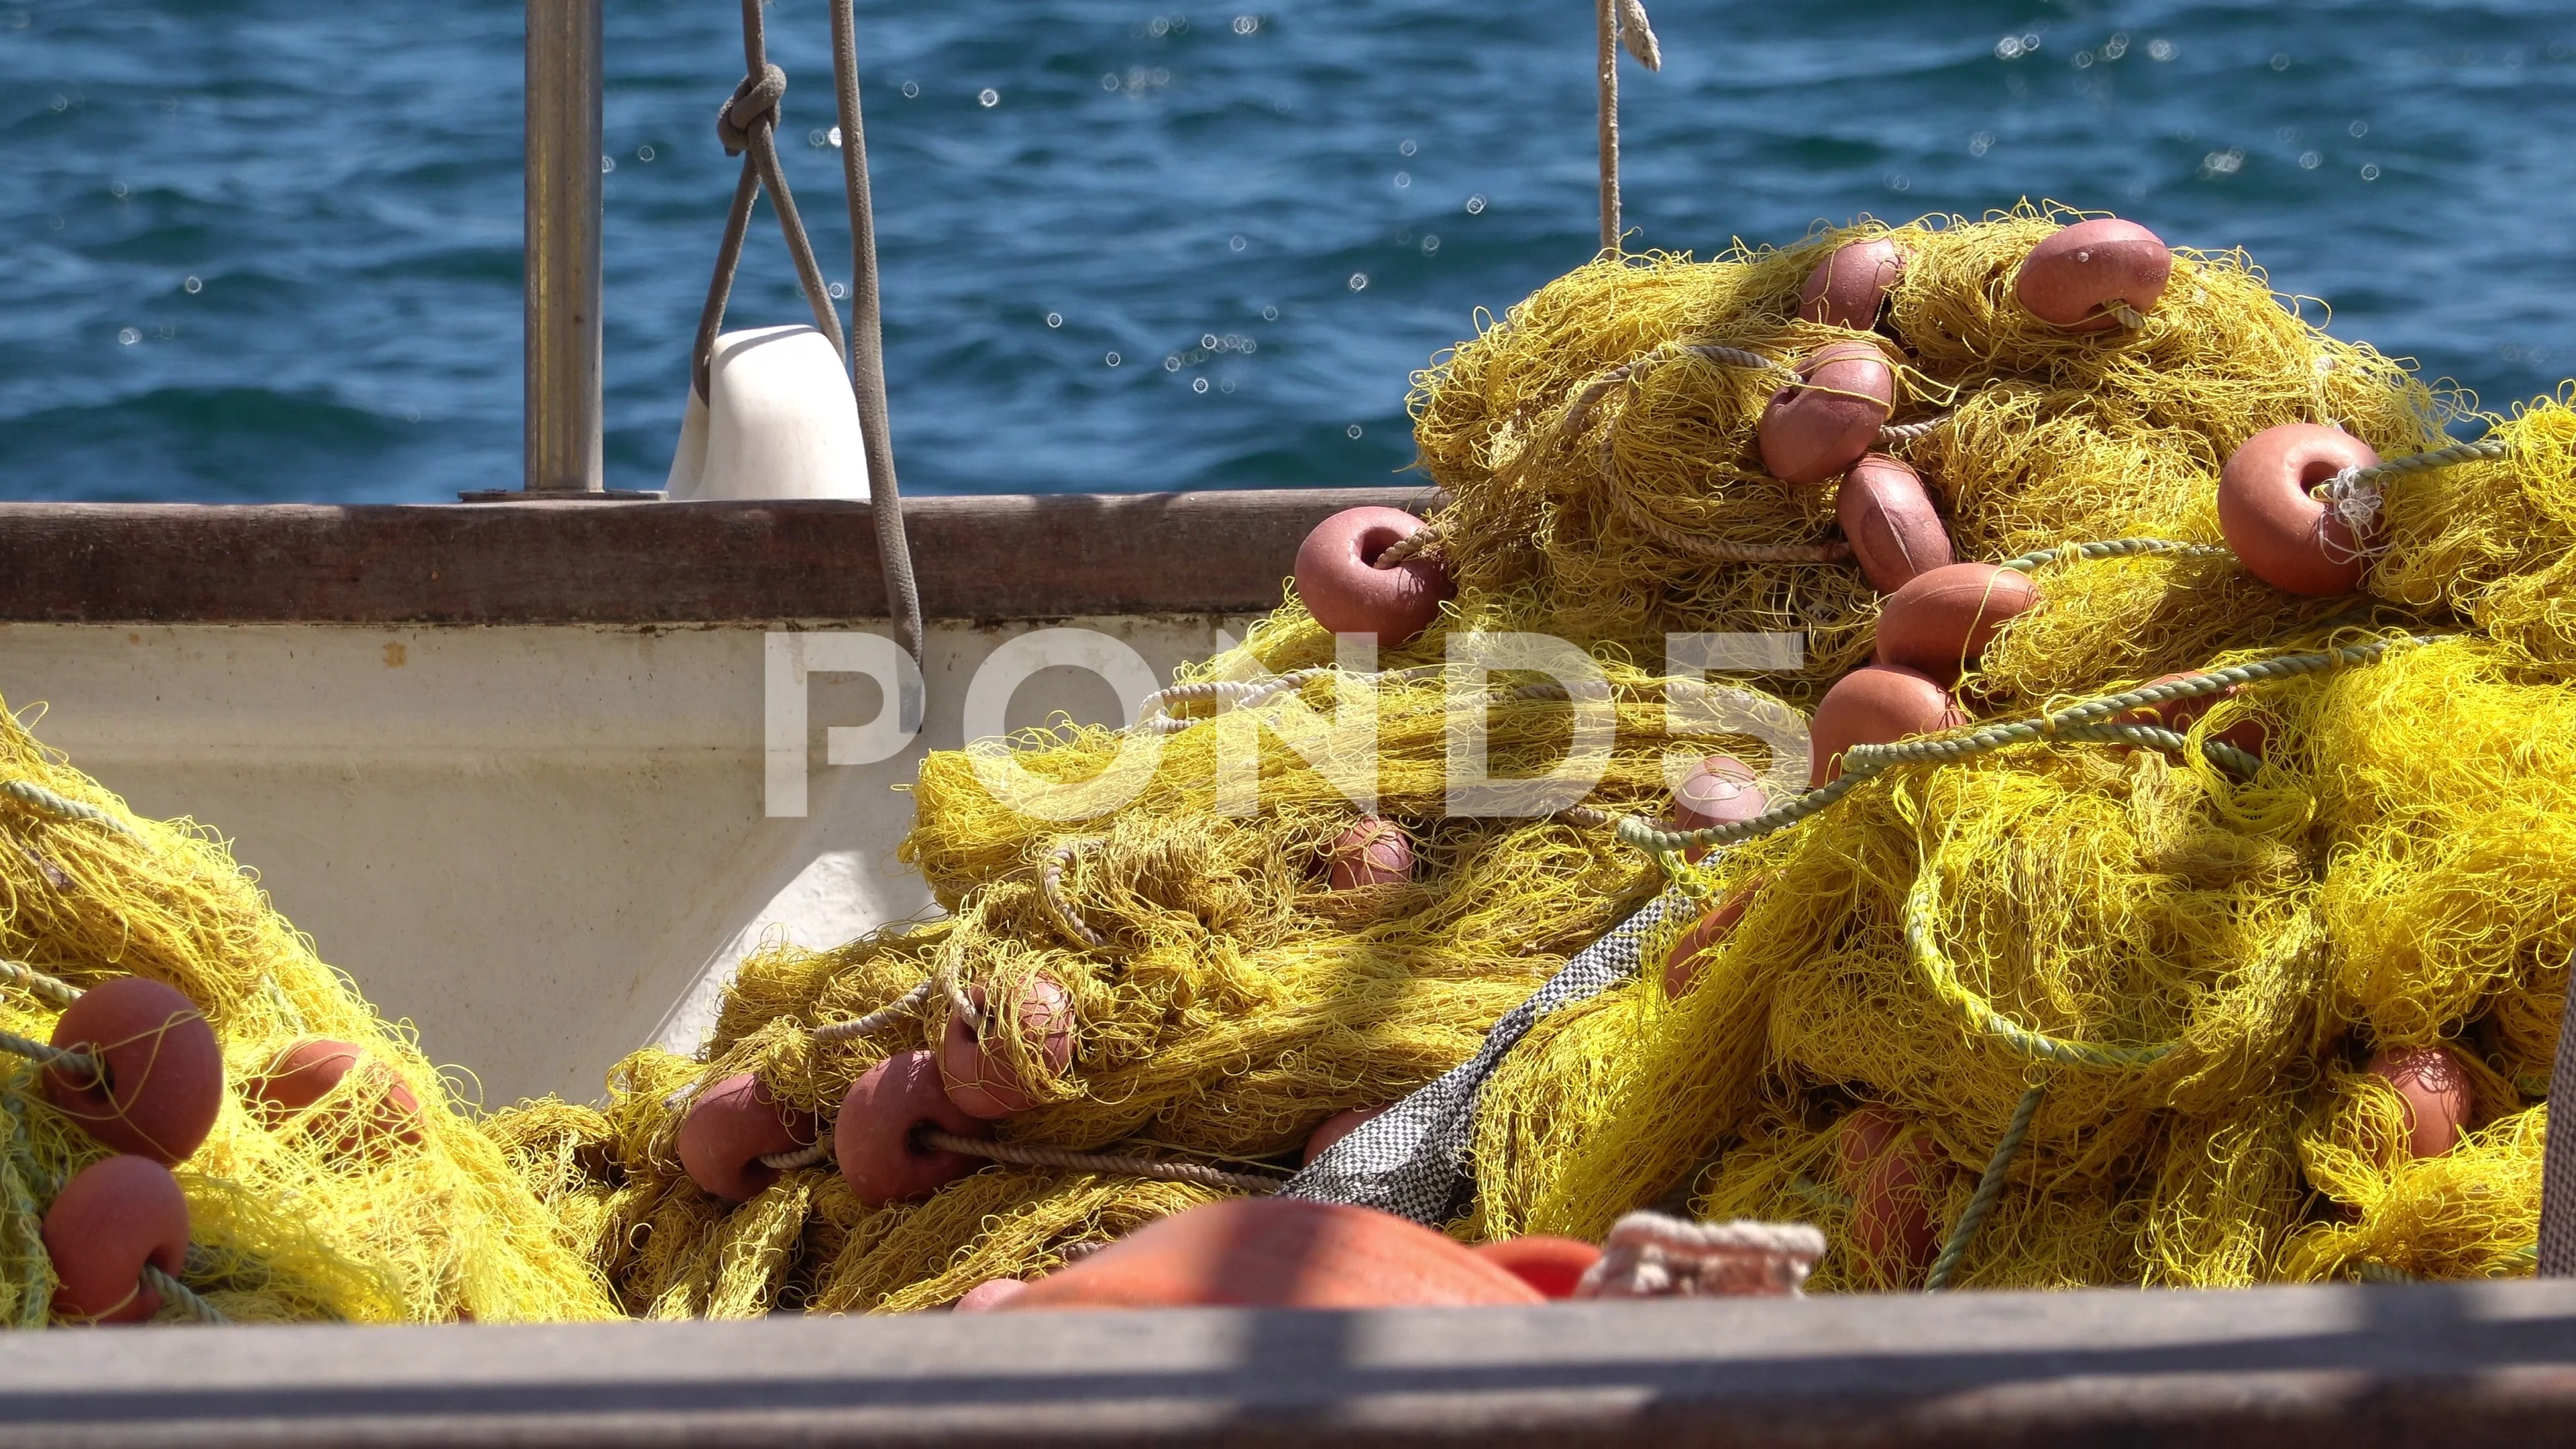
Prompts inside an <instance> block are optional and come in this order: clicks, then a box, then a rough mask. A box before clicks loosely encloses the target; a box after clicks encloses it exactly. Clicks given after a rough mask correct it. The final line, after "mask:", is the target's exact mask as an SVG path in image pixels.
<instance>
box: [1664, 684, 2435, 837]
mask: <svg viewBox="0 0 2576 1449" xmlns="http://www.w3.org/2000/svg"><path fill="white" fill-rule="evenodd" d="M2442 637H2445V636H2442V635H2435V634H2410V635H2407V636H2405V637H2403V638H2398V639H2374V640H2371V641H2370V642H2368V643H2366V644H2346V645H2339V646H2337V647H2335V648H2332V649H2320V650H2317V651H2316V652H2314V653H2310V654H2285V655H2282V656H2279V657H2278V658H2273V659H2257V660H2253V661H2251V662H2248V663H2244V664H2231V665H2228V666H2227V667H2226V668H2224V669H2212V670H2207V671H2204V672H2202V673H2199V674H2187V675H2185V676H2183V677H2182V678H2180V679H2168V680H2165V681H2163V682H2161V683H2157V684H2144V685H2140V686H2139V687H2137V688H2136V689H2129V690H2123V691H2121V692H2120V693H2118V694H2113V695H2106V696H2104V697H2102V698H2100V699H2092V700H2087V701H2085V702H2084V703H2082V704H2075V705H2069V706H2067V707H2066V708H2065V709H2062V710H2059V711H2057V712H2056V713H2054V714H2045V715H2040V716H2038V717H2036V718H2033V719H2025V720H2015V721H2012V722H2010V723H2006V724H1991V725H1983V726H1980V727H1978V728H1976V729H1973V730H1970V731H1968V732H1967V733H1965V734H1958V735H1944V736H1940V737H1938V738H1934V739H1925V740H1904V741H1900V742H1898V743H1896V744H1888V745H1854V746H1852V747H1851V748H1850V749H1849V750H1847V751H1845V752H1844V753H1843V773H1842V774H1841V776H1840V777H1838V778H1837V779H1835V780H1833V781H1832V782H1830V783H1828V784H1825V785H1821V786H1818V787H1817V788H1815V789H1813V790H1810V791H1808V792H1807V793H1805V794H1803V795H1801V796H1799V797H1798V798H1797V799H1795V800H1792V801H1790V802H1788V803H1787V804H1785V805H1781V806H1779V807H1777V808H1775V809H1772V810H1768V811H1765V812H1763V813H1762V814H1760V815H1757V816H1755V817H1753V818H1752V819H1750V820H1738V821H1733V822H1730V823H1728V824H1725V825H1711V826H1707V827H1705V828H1703V829H1699V830H1666V829H1663V828H1661V827H1660V826H1657V825H1656V824H1654V823H1653V822H1652V821H1649V820H1644V819H1640V818H1638V817H1637V816H1634V815H1631V816H1629V817H1627V818H1626V819H1624V820H1621V821H1620V822H1619V838H1620V839H1621V840H1622V841H1624V842H1626V843H1627V844H1629V845H1632V846H1635V847H1636V848H1638V849H1639V850H1644V851H1648V852H1671V851H1683V850H1697V849H1704V848H1710V847H1715V846H1720V845H1737V844H1741V843H1742V842H1744V841H1747V840H1758V839H1760V838H1761V837H1763V836H1765V835H1770V834H1773V833H1774V832H1777V831H1780V830H1785V829H1787V828H1788V827H1789V826H1792V825H1795V824H1797V823H1798V822H1799V821H1801V820H1804V819H1806V818H1807V817H1808V816H1810V815H1813V814H1815V813H1816V812H1817V811H1819V810H1822V809H1824V808H1825V807H1826V806H1828V805H1831V804H1832V803H1834V802H1835V801H1836V800H1839V799H1841V798H1842V797H1843V796H1845V795H1848V794H1850V793H1851V792H1852V791H1853V790H1854V789H1856V788H1858V787H1859V785H1860V784H1861V783H1862V782H1863V781H1865V780H1868V779H1870V778H1872V777H1874V776H1877V775H1880V774H1883V773H1885V772H1886V771H1888V770H1891V769H1894V768H1895V767H1897V766H1898V765H1917V764H1953V763H1956V762H1958V761H1960V760H1969V759H1974V758H1976V757H1977V756H1979V755H1986V754H1992V753H1993V752H1995V751H1996V750H2000V749H2005V748H2008V747H2010V746H2013V745H2026V744H2033V743H2037V742H2041V741H2066V740H2098V739H2119V740H2123V741H2126V742H2129V743H2136V744H2149V745H2154V746H2157V747H2160V748H2168V749H2169V748H2172V743H2171V742H2172V741H2173V740H2175V739H2178V738H2180V736H2177V735H2176V734H2174V732H2173V731H2171V730H2155V728H2154V727H2153V726H2143V725H2132V726H2121V727H2120V728H2119V729H2118V730H2116V731H2109V732H2102V731H2097V730H2095V729H2093V728H2088V727H2093V726H2103V725H2106V724H2108V723H2109V722H2110V721H2111V719H2112V717H2113V716H2115V715H2121V714H2126V713H2128V712H2129V711H2131V710H2135V709H2139V708H2143V707H2145V706H2148V705H2160V704H2170V703H2172V702H2173V701H2175V700H2178V699H2198V698H2200V697H2201V696H2203V695H2211V694H2217V693H2219V692H2221V691H2223V690H2225V689H2227V688H2229V687H2230V686H2232V685H2245V684H2267V683H2271V682H2273V681H2275V680H2282V679H2293V678H2296V677H2298V676H2299V675H2302V674H2314V673H2316V672H2318V671H2319V670H2324V669H2336V668H2344V667H2348V666H2351V665H2355V664H2367V663H2369V662H2370V661H2372V660H2374V659H2377V658H2378V657H2379V656H2381V655H2383V654H2385V653H2387V652H2388V651H2389V650H2391V649H2393V648H2395V647H2397V646H2398V645H2400V644H2429V643H2432V642H2433V641H2434V640H2436V639H2438V638H2442ZM2137 730H2151V731H2153V733H2152V734H2134V733H2131V731H2137ZM2224 751H2225V752H2224V754H2222V753H2221V750H2220V749H2219V748H2212V749H2211V750H2210V752H2209V753H2210V756H2211V758H2212V759H2215V760H2218V761H2219V762H2220V763H2221V764H2222V765H2224V766H2225V767H2226V768H2229V769H2238V770H2241V771H2242V772H2243V773H2247V774H2251V773H2252V769H2251V768H2250V767H2251V766H2253V765H2257V764H2259V763H2260V762H2259V761H2257V760H2255V759H2254V757H2253V756H2252V755H2249V754H2247V753H2245V752H2244V751H2242V750H2238V749H2236V748H2234V747H2233V746H2225V747H2224Z"/></svg>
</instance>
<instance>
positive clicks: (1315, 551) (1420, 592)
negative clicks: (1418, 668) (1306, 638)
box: [1296, 508, 1456, 649]
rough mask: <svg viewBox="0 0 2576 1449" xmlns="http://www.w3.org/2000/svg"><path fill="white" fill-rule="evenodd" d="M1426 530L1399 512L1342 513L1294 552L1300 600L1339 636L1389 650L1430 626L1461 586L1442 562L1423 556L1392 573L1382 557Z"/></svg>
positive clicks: (1351, 510)
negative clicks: (1380, 563)
mask: <svg viewBox="0 0 2576 1449" xmlns="http://www.w3.org/2000/svg"><path fill="white" fill-rule="evenodd" d="M1425 527H1428V525H1426V524H1425V523H1424V522H1423V521H1422V520H1421V519H1419V518H1416V517H1414V516H1413V515H1412V514H1410V513H1407V512H1405V511H1404V510H1403V509H1401V508H1345V509H1343V510H1342V511H1341V512H1339V513H1336V514H1334V515H1333V516H1332V517H1330V518H1327V519H1325V520H1324V521H1323V522H1321V523H1319V524H1316V525H1315V530H1314V532H1312V533H1309V534H1307V535H1306V541H1305V542H1304V543H1302V544H1300V545H1298V547H1297V574H1296V588H1297V597H1298V599H1299V600H1301V601H1303V602H1304V604H1305V605H1306V612H1307V613H1309V614H1312V615H1314V616H1315V622H1316V623H1318V624H1321V625H1323V626H1324V627H1325V628H1326V629H1329V630H1331V631H1332V632H1333V633H1336V634H1373V635H1375V636H1377V642H1378V644H1379V646H1380V647H1382V648H1387V649H1392V648H1394V647H1396V646H1397V645H1399V644H1402V643H1404V642H1405V641H1407V640H1409V639H1411V638H1413V637H1414V636H1415V635H1417V634H1420V633H1421V632H1422V631H1423V630H1425V629H1427V628H1429V627H1431V621H1432V620H1433V619H1436V618H1438V617H1439V616H1440V604H1441V601H1442V600H1444V599H1446V598H1448V597H1449V596H1450V595H1451V594H1452V593H1454V592H1456V589H1455V588H1454V586H1453V585H1452V584H1451V583H1450V581H1449V570H1448V569H1447V568H1446V567H1444V566H1443V565H1442V564H1441V563H1440V561H1439V560H1438V559H1431V558H1424V557H1422V556H1420V555H1419V554H1417V555H1415V556H1414V557H1412V558H1409V559H1406V560H1405V561H1404V562H1402V563H1400V564H1397V565H1396V566H1395V567H1393V568H1391V569H1382V568H1379V567H1377V558H1378V555H1380V554H1382V553H1384V552H1386V551H1387V550H1388V549H1389V548H1392V547H1394V546H1395V543H1396V541H1397V540H1399V539H1405V538H1410V537H1412V536H1413V535H1414V534H1416V533H1419V532H1421V531H1422V530H1423V529H1424V528H1425Z"/></svg>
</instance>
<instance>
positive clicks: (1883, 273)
mask: <svg viewBox="0 0 2576 1449" xmlns="http://www.w3.org/2000/svg"><path fill="white" fill-rule="evenodd" d="M1904 271H1905V253H1903V252H1901V251H1899V250H1897V247H1896V243H1895V242H1893V241H1890V240H1889V239H1887V238H1886V237H1883V236H1873V237H1864V238H1862V239H1861V240H1859V241H1849V242H1845V243H1843V244H1842V245H1841V246H1838V247H1836V248H1834V249H1833V250H1832V251H1831V252H1828V253H1826V254H1825V259H1824V260H1823V261H1821V262H1818V263H1816V269H1815V270H1814V271H1812V272H1809V273H1808V274H1807V284H1806V286H1804V287H1802V288H1800V289H1799V292H1798V315H1799V316H1800V317H1803V318H1805V319H1806V320H1808V321H1810V322H1823V323H1827V324H1830V325H1832V326H1835V327H1849V328H1851V329H1852V330H1853V331H1855V332H1867V331H1869V330H1870V329H1871V328H1873V327H1875V326H1877V325H1878V313H1879V309H1880V308H1881V307H1884V306H1885V305H1886V304H1887V295H1888V293H1890V292H1892V291H1894V290H1895V289H1896V279H1897V277H1898V276H1900V275H1901V274H1903V272H1904Z"/></svg>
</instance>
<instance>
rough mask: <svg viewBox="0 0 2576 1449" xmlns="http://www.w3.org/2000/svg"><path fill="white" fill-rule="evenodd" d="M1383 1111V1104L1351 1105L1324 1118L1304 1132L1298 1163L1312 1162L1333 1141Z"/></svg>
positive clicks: (1364, 1124)
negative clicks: (1350, 1107)
mask: <svg viewBox="0 0 2576 1449" xmlns="http://www.w3.org/2000/svg"><path fill="white" fill-rule="evenodd" d="M1385 1111H1386V1108H1385V1107H1383V1106H1378V1107H1353V1108H1352V1109H1350V1110H1349V1111H1347V1112H1336V1113H1334V1114H1333V1115H1332V1116H1330V1117H1327V1118H1325V1119H1324V1123H1323V1125H1322V1126H1320V1127H1317V1128H1316V1129H1315V1130H1314V1131H1312V1132H1309V1133H1307V1134H1306V1150H1305V1151H1304V1152H1303V1153H1301V1154H1300V1155H1299V1156H1298V1158H1297V1162H1298V1165H1299V1166H1301V1167H1302V1166H1305V1165H1307V1164H1310V1163H1312V1162H1313V1161H1314V1160H1315V1159H1316V1158H1318V1157H1321V1156H1323V1155H1324V1154H1325V1153H1326V1152H1329V1151H1331V1150H1332V1146H1333V1144H1334V1143H1336V1142H1339V1141H1341V1140H1342V1139H1343V1138H1345V1137H1348V1136H1350V1135H1351V1134H1352V1133H1354V1132H1357V1131H1358V1130H1360V1129H1361V1128H1362V1127H1365V1126H1367V1125H1368V1124H1369V1123H1370V1122H1371V1121H1373V1120H1375V1119H1376V1118H1377V1117H1378V1116H1380V1115H1381V1114H1383V1113H1384V1112H1385Z"/></svg>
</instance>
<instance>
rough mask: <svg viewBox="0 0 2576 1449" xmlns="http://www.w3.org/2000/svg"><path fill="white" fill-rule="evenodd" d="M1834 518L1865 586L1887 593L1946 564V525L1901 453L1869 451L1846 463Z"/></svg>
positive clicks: (1947, 540) (1947, 562)
mask: <svg viewBox="0 0 2576 1449" xmlns="http://www.w3.org/2000/svg"><path fill="white" fill-rule="evenodd" d="M1834 522H1835V523H1836V524H1838V525H1840V526H1841V528H1842V531H1843V538H1844V539H1845V540H1846V541H1848V542H1849V543H1850V544H1851V551H1852V561H1853V562H1854V563H1857V564H1859V565H1860V571H1861V573H1862V574H1863V575H1865V576H1867V578H1868V579H1869V582H1870V585H1871V587H1873V588H1875V589H1877V590H1878V591H1879V592H1880V593H1882V594H1892V593H1895V592H1896V591H1897V590H1898V589H1901V588H1904V587H1905V586H1906V585H1907V584H1909V583H1912V582H1913V581H1914V580H1915V579H1916V578H1918V577H1920V576H1922V575H1924V574H1927V573H1930V572H1931V571H1932V570H1934V569H1937V568H1941V567H1944V566H1946V565H1947V564H1949V563H1950V562H1951V560H1952V557H1953V555H1952V554H1951V552H1950V530H1949V529H1948V528H1947V527H1946V526H1944V525H1943V524H1942V522H1941V512H1940V510H1939V509H1937V508H1935V507H1933V506H1932V491H1931V490H1930V489H1928V488H1926V487H1924V486H1923V475H1922V474H1920V473H1917V472H1915V471H1914V469H1913V467H1912V466H1911V465H1909V464H1907V463H1905V462H1904V461H1902V460H1901V459H1896V458H1891V457H1889V456H1887V455H1886V454H1885V453H1872V454H1870V455H1869V456H1868V457H1866V458H1863V459H1861V460H1860V461H1859V462H1857V463H1854V464H1852V467H1851V471H1850V472H1848V473H1845V474H1844V475H1843V482H1842V489H1841V491H1840V492H1838V493H1836V494H1835V495H1834Z"/></svg>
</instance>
